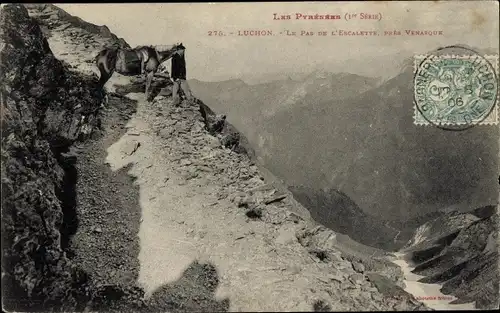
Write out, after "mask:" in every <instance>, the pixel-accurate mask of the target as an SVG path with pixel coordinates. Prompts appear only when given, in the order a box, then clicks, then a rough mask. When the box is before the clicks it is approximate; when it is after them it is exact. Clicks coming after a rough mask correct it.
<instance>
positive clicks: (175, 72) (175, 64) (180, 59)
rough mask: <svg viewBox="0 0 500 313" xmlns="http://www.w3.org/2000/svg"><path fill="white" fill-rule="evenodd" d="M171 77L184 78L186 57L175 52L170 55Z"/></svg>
mask: <svg viewBox="0 0 500 313" xmlns="http://www.w3.org/2000/svg"><path fill="white" fill-rule="evenodd" d="M171 71H172V78H173V79H177V78H180V79H186V59H185V58H184V56H183V55H182V56H181V55H178V54H177V53H175V54H174V55H173V56H172V70H171Z"/></svg>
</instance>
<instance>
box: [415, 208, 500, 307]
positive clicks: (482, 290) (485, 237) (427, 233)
mask: <svg viewBox="0 0 500 313" xmlns="http://www.w3.org/2000/svg"><path fill="white" fill-rule="evenodd" d="M405 250H406V252H407V253H408V254H409V256H411V259H412V261H413V262H414V263H415V265H416V267H415V269H414V270H413V273H415V274H418V275H422V276H425V277H424V278H422V279H421V280H420V281H421V282H423V283H442V284H443V288H442V289H441V291H442V292H443V293H444V294H451V295H454V296H456V297H457V298H458V299H459V300H457V303H460V302H462V303H467V302H472V301H476V307H477V308H480V309H492V308H498V301H499V296H498V295H499V294H498V280H499V271H498V214H497V212H496V207H495V206H487V207H482V208H478V209H476V210H473V211H471V212H469V213H458V212H450V213H447V214H444V215H442V216H440V217H438V218H436V219H434V220H431V221H429V222H427V223H425V224H423V225H422V226H421V227H419V228H418V229H417V231H416V232H415V234H414V236H413V238H412V239H411V240H410V241H409V242H408V244H407V246H406V249H405Z"/></svg>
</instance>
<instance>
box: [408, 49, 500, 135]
mask: <svg viewBox="0 0 500 313" xmlns="http://www.w3.org/2000/svg"><path fill="white" fill-rule="evenodd" d="M497 73H498V55H485V56H480V55H479V54H478V53H476V52H475V51H472V50H469V49H465V48H462V47H446V48H443V49H440V50H438V51H436V53H433V54H428V55H416V56H415V57H414V74H415V75H414V79H413V92H414V100H415V102H414V103H415V107H414V124H416V125H434V126H437V127H439V128H443V129H450V130H463V129H467V128H470V127H472V126H474V125H481V124H482V125H497V124H498V105H497V101H498V74H497Z"/></svg>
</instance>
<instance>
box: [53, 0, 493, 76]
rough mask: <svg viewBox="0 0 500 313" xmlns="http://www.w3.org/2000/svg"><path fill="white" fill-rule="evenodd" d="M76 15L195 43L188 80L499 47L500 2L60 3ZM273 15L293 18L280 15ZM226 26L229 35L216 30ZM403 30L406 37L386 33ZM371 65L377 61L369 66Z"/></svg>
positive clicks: (161, 39)
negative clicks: (246, 33)
mask: <svg viewBox="0 0 500 313" xmlns="http://www.w3.org/2000/svg"><path fill="white" fill-rule="evenodd" d="M57 6H59V7H61V8H63V9H64V10H66V11H67V12H68V13H70V14H72V15H76V16H79V17H81V18H82V19H84V20H86V21H88V22H91V23H94V24H98V25H103V24H105V25H107V26H108V27H109V28H110V29H111V31H112V32H114V33H115V34H116V35H118V36H119V37H123V38H125V40H126V41H127V42H128V43H129V44H130V45H131V46H136V45H141V44H173V43H175V42H180V41H182V42H183V43H184V45H185V46H186V47H187V51H186V58H187V63H188V78H198V79H202V80H212V79H219V78H221V77H226V76H227V77H230V76H233V77H234V76H235V75H236V76H237V75H238V74H241V73H251V72H257V73H264V72H266V71H281V70H307V69H308V68H312V67H314V66H321V65H322V64H324V63H328V62H330V63H331V62H336V61H339V60H340V61H341V60H346V59H353V58H354V59H359V62H361V63H362V62H368V61H367V60H369V59H370V57H371V56H380V55H387V54H393V53H397V52H398V51H401V50H405V51H410V52H415V53H419V52H425V51H428V50H430V49H433V48H436V47H437V46H444V45H451V44H457V43H462V44H467V45H470V46H474V47H479V48H490V47H498V32H499V26H498V25H499V24H498V3H497V2H496V1H491V2H487V1H483V2H478V1H471V2H465V1H462V2H455V1H452V2H432V1H427V2H412V1H408V2H392V3H390V2H335V3H332V2H330V3H320V2H310V3H302V2H300V3H216V4H201V3H175V4H167V3H159V4H153V3H143V4H120V3H116V4H57ZM273 13H278V14H279V15H281V14H290V15H292V19H291V20H273ZM296 13H302V14H312V15H314V14H331V15H337V14H338V15H340V16H341V18H342V19H340V20H296V19H295V14H296ZM346 13H352V14H358V17H359V16H360V14H361V13H369V14H379V13H380V14H381V15H382V20H380V21H378V20H359V19H357V20H354V19H353V20H349V21H346V20H345V19H344V17H345V14H346ZM407 29H412V30H430V31H433V30H436V31H443V34H444V35H443V36H432V37H431V36H406V35H405V33H404V32H405V30H407ZM219 30H220V31H223V32H225V33H227V34H228V35H227V36H225V37H218V36H208V32H209V31H219ZM238 30H241V31H243V30H272V31H273V33H274V34H275V35H274V36H269V37H262V36H257V37H240V36H235V35H232V36H231V35H229V32H234V33H235V34H236V33H237V31H238ZM285 30H290V31H296V32H298V33H300V31H302V30H304V31H314V32H318V31H322V30H325V31H328V33H329V34H330V33H331V31H334V30H337V31H339V30H366V31H378V32H379V34H380V36H371V37H360V36H342V37H340V36H338V35H337V36H330V35H328V36H316V35H315V36H297V37H292V36H284V35H280V34H279V33H280V32H284V31H285ZM390 30H399V31H401V32H402V33H403V34H404V35H403V36H383V32H384V31H390ZM367 66H369V63H368V64H367Z"/></svg>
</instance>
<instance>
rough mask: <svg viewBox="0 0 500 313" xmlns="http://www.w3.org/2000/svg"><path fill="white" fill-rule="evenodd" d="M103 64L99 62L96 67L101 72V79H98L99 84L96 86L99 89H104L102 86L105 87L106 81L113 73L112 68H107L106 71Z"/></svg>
mask: <svg viewBox="0 0 500 313" xmlns="http://www.w3.org/2000/svg"><path fill="white" fill-rule="evenodd" d="M104 62H105V61H104ZM104 62H99V63H98V66H97V67H98V68H99V72H101V77H100V78H99V82H98V83H97V86H98V87H99V88H104V85H106V83H107V82H108V80H109V79H110V78H111V76H112V75H113V73H114V71H115V69H114V68H111V70H110V69H109V67H108V69H106V66H105V64H104ZM108 71H109V72H108Z"/></svg>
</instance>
